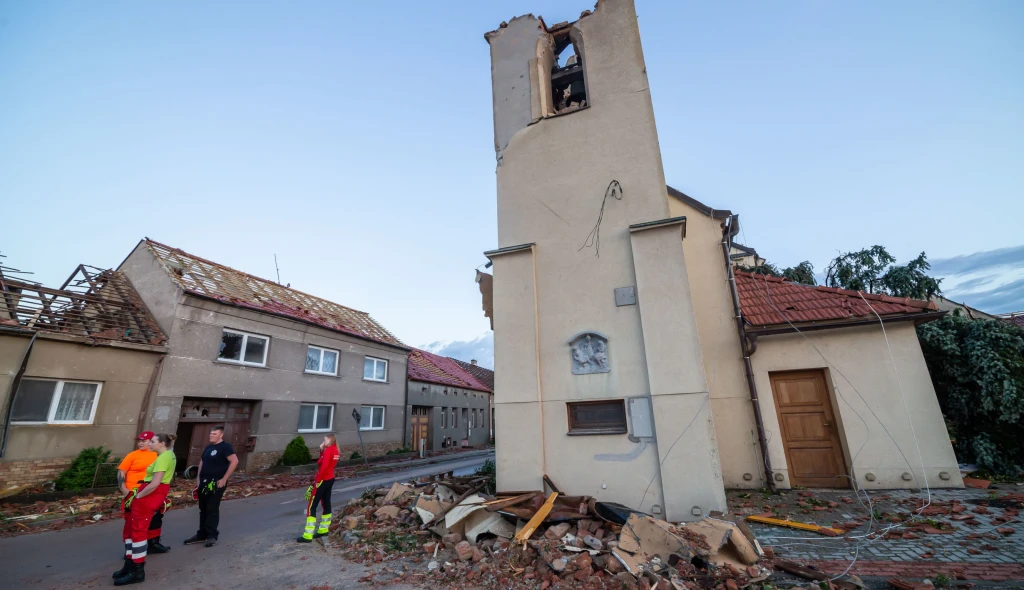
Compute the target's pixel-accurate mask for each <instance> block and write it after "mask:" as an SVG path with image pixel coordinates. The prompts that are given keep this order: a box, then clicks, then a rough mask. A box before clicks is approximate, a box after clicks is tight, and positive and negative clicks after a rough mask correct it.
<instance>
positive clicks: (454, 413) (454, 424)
mask: <svg viewBox="0 0 1024 590" xmlns="http://www.w3.org/2000/svg"><path fill="white" fill-rule="evenodd" d="M458 427H459V411H458V410H457V409H455V408H452V428H458Z"/></svg>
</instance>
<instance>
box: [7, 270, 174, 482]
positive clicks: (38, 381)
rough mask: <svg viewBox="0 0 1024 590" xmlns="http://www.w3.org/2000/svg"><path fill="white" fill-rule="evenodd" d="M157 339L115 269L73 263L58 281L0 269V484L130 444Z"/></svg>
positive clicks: (155, 361)
mask: <svg viewBox="0 0 1024 590" xmlns="http://www.w3.org/2000/svg"><path fill="white" fill-rule="evenodd" d="M165 341H166V338H165V336H164V333H163V331H162V330H161V329H160V327H159V326H158V325H157V323H156V321H155V320H154V319H153V316H152V315H151V314H150V312H149V310H148V309H147V308H146V306H145V305H144V304H143V303H142V300H141V299H140V298H139V296H138V294H137V293H135V291H134V290H133V289H132V286H131V284H130V283H129V282H128V280H127V278H126V277H125V276H124V275H123V274H122V273H119V272H115V271H111V270H101V269H97V268H93V267H89V266H79V267H78V269H76V271H75V273H74V274H72V276H71V277H70V278H69V279H68V280H67V281H66V282H65V283H64V285H62V286H61V287H60V288H57V289H54V288H48V287H44V286H42V285H39V284H36V283H31V282H27V281H22V280H17V279H13V280H12V279H11V278H10V277H7V278H5V277H3V274H2V273H0V412H2V413H0V416H3V422H2V423H0V430H2V437H3V438H2V443H0V489H5V488H9V487H16V486H21V485H25V484H33V483H39V482H44V481H48V480H52V479H54V478H55V477H56V476H57V475H58V474H59V473H60V472H61V471H63V470H64V469H66V468H67V467H68V465H69V464H70V463H71V461H72V459H74V458H75V456H77V455H78V453H79V452H80V451H81V450H82V449H85V448H88V447H100V446H101V447H104V448H106V449H109V450H110V451H112V456H111V460H112V461H116V460H120V457H121V456H122V455H124V454H126V453H128V452H129V451H132V450H134V448H135V444H134V439H135V437H136V435H137V434H138V433H139V432H140V431H141V421H140V416H141V414H142V413H143V412H144V410H145V407H146V399H147V397H148V396H149V395H150V393H151V389H152V384H153V378H154V376H155V374H156V370H157V367H159V365H160V363H161V361H162V360H163V358H164V354H165V353H166V352H167V347H166V345H165ZM12 393H13V395H12Z"/></svg>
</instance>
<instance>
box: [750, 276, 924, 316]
mask: <svg viewBox="0 0 1024 590" xmlns="http://www.w3.org/2000/svg"><path fill="white" fill-rule="evenodd" d="M735 272H736V289H737V291H739V296H740V308H741V310H742V312H743V318H744V320H746V322H747V323H748V324H750V325H753V326H780V325H782V326H788V323H787V321H786V320H789V322H792V323H794V324H799V323H808V322H835V323H842V322H836V320H850V319H866V320H876V319H877V318H875V313H877V314H878V315H880V316H882V317H883V318H887V319H888V318H891V317H899V316H905V317H907V318H908V319H912V318H914V317H916V316H921V315H929V316H931V315H935V314H936V312H938V309H939V308H938V306H937V305H935V304H934V303H932V302H931V301H921V300H918V299H909V298H900V297H889V296H888V295H872V294H870V293H861V292H859V291H850V290H847V289H837V288H832V287H812V286H810V285H801V284H799V283H794V282H792V281H790V280H788V279H784V278H782V277H775V276H766V275H762V274H754V273H749V272H745V271H741V270H737V271H735ZM861 296H863V297H864V299H861ZM865 299H866V300H867V303H870V307H868V305H867V304H866V303H865V301H864V300H865ZM872 309H873V310H874V311H872ZM780 312H781V313H780ZM783 314H785V315H783Z"/></svg>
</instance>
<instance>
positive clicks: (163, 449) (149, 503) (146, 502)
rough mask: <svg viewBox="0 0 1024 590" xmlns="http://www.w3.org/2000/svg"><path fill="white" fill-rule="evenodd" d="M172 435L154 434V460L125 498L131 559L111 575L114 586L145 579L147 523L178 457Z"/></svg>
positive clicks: (161, 501) (161, 502) (162, 499)
mask: <svg viewBox="0 0 1024 590" xmlns="http://www.w3.org/2000/svg"><path fill="white" fill-rule="evenodd" d="M175 438H177V437H176V436H174V435H173V434H155V435H153V438H152V441H151V442H150V448H151V449H152V450H153V451H155V452H156V453H157V457H156V461H154V462H153V463H151V464H150V465H149V467H147V468H146V475H145V477H143V478H142V482H141V484H140V487H138V488H136V489H135V490H132V492H131V493H130V494H129V495H128V498H126V500H125V503H124V507H125V509H126V510H128V511H130V512H131V518H130V519H129V523H130V530H131V541H132V544H131V562H130V563H129V562H128V560H127V558H126V560H125V570H127V571H124V570H122V571H123V573H122V572H118V573H119V574H121V575H119V576H117V577H115V578H114V585H115V586H124V585H126V584H138V583H139V582H143V581H145V579H146V554H147V553H148V549H149V539H150V536H149V524H150V523H151V522H152V520H153V516H154V515H155V514H156V513H157V512H159V511H160V510H161V509H162V508H163V506H164V502H165V501H166V500H167V493H168V492H169V491H170V490H171V485H170V484H171V480H172V479H174V467H175V464H176V463H177V459H176V458H175V456H174V451H172V450H171V449H172V448H173V446H174V439H175Z"/></svg>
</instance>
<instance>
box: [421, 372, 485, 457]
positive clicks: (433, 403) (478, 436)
mask: <svg viewBox="0 0 1024 590" xmlns="http://www.w3.org/2000/svg"><path fill="white" fill-rule="evenodd" d="M489 397H490V394H488V393H487V392H484V391H475V390H472V389H463V388H459V387H452V386H450V385H438V384H436V383H426V382H423V381H409V398H408V402H409V405H408V407H407V408H406V412H407V413H408V412H411V411H412V407H413V406H428V407H430V408H431V413H430V425H429V427H428V429H427V436H428V437H429V439H430V440H429V444H430V445H431V446H430V448H431V449H432V450H435V451H436V450H439V449H441V441H442V440H444V439H445V438H446V437H447V438H451V439H452V440H453V441H455V443H456V444H459V441H461V440H463V439H466V438H467V434H468V440H469V444H470V446H477V445H484V444H487V441H488V440H489V438H490V425H491V418H490V416H489V414H490V411H489V404H488V398H489ZM453 408H454V409H456V410H457V411H458V412H459V425H458V427H454V426H452V419H451V411H452V409H453ZM463 408H466V409H472V410H477V411H478V412H479V413H482V414H483V420H484V421H483V422H482V423H481V422H480V418H479V415H478V418H477V425H476V426H475V427H473V428H470V427H469V421H468V420H463V419H462V409H463ZM441 411H445V412H447V413H448V415H447V416H446V418H445V420H444V424H445V426H444V428H442V427H441V423H442V420H441ZM407 415H409V414H407ZM407 428H408V431H407V434H406V440H408V441H409V446H410V447H412V448H417V447H416V445H417V441H415V440H413V439H412V424H411V422H410V423H409V424H408V425H407Z"/></svg>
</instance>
